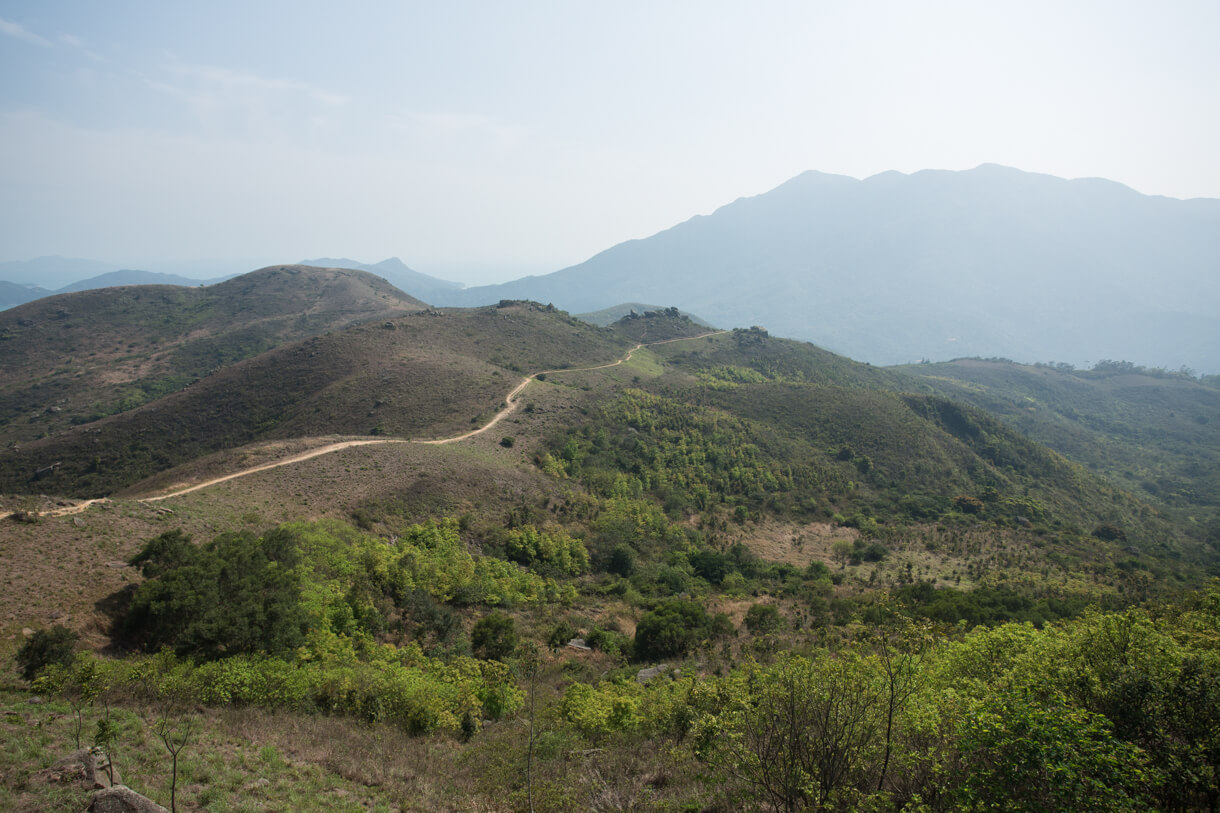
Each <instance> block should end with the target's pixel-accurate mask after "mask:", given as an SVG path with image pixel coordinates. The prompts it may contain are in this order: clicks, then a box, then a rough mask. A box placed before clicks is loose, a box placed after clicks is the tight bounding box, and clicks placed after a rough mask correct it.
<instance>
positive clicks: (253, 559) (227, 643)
mask: <svg viewBox="0 0 1220 813" xmlns="http://www.w3.org/2000/svg"><path fill="white" fill-rule="evenodd" d="M299 560H300V551H299V546H298V540H297V539H296V537H295V536H294V535H293V533H292V532H291V531H290V530H288V529H280V530H276V531H272V532H270V533H268V534H266V535H264V536H262V537H258V536H255V535H254V534H252V533H249V532H242V533H232V534H222V535H221V536H218V537H216V539H214V540H212V541H211V542H209V543H208V544H206V545H202V546H196V545H192V544H191V541H190V538H189V537H187V536H185V535H184V534H182V533H181V532H179V531H169V532H167V533H164V534H162V535H161V536H158V537H156V538H155V539H153V540H151V541H150V542H149V543H148V544H147V545H145V546H144V548H143V550H141V551H140V552H139V553H138V554H136V556H135V557H133V558H132V560H131V564H133V565H138V566H140V567H141V570H142V573H143V574H144V577H145V578H146V579H147V581H145V582H144V583H143V584H141V585H140V587H139V588H138V589H137V590H136V593H135V595H134V596H133V598H132V601H131V606H130V608H129V610H128V613H127V616H126V618H125V619H124V621H123V624H122V629H123V631H124V633H125V634H126V635H127V637H128V638H129V639H130V640H131V641H133V642H135V643H137V644H138V645H140V646H142V647H145V648H148V649H159V648H161V647H163V646H168V647H172V648H173V649H174V650H175V651H176V652H178V653H179V654H188V653H189V654H192V655H198V656H201V657H204V658H218V657H221V656H223V655H227V654H235V653H256V652H265V653H269V654H276V653H285V652H291V651H292V650H294V649H296V648H297V647H298V646H300V645H301V644H302V643H304V640H305V630H306V626H307V618H306V615H305V609H304V607H303V605H302V602H301V579H300V573H299V572H298V570H297V567H296V566H297V564H298V563H299Z"/></svg>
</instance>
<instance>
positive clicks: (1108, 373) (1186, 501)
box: [901, 359, 1220, 550]
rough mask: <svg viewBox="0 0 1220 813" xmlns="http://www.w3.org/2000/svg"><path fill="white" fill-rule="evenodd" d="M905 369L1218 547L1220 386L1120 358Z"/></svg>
mask: <svg viewBox="0 0 1220 813" xmlns="http://www.w3.org/2000/svg"><path fill="white" fill-rule="evenodd" d="M901 372H902V373H904V374H906V375H909V376H911V377H912V379H913V381H914V382H915V383H914V384H913V386H912V387H911V388H912V389H913V390H918V391H925V392H933V393H937V394H940V395H943V396H945V397H948V398H953V399H954V400H956V401H959V402H963V403H970V404H974V405H976V406H978V407H980V408H982V409H985V410H987V411H988V412H990V413H991V414H993V415H996V416H998V417H999V418H1000V419H1002V420H1004V421H1005V422H1006V423H1008V424H1009V425H1011V426H1013V427H1014V428H1016V429H1018V430H1019V431H1020V432H1022V433H1023V434H1024V435H1026V436H1028V437H1030V438H1032V439H1034V440H1037V441H1038V442H1040V443H1044V444H1046V445H1047V446H1049V447H1050V448H1052V449H1056V450H1057V451H1059V452H1060V453H1062V454H1064V455H1066V456H1068V457H1070V458H1071V459H1073V460H1076V461H1078V462H1079V463H1081V464H1082V465H1084V466H1086V467H1087V468H1089V469H1090V470H1091V471H1094V472H1096V473H1098V474H1100V475H1102V476H1104V477H1105V478H1107V479H1108V480H1110V481H1111V482H1114V483H1116V484H1118V485H1120V486H1121V487H1122V488H1124V489H1126V490H1128V491H1130V492H1131V493H1132V494H1135V495H1137V496H1139V497H1140V498H1141V499H1144V500H1147V501H1149V502H1152V503H1155V504H1157V505H1159V506H1161V508H1162V510H1164V511H1167V512H1169V513H1170V514H1172V515H1174V516H1177V517H1178V518H1179V519H1181V520H1182V521H1183V523H1184V524H1185V526H1186V527H1187V528H1189V529H1191V532H1192V533H1193V534H1195V535H1196V536H1197V537H1198V538H1200V539H1204V540H1207V542H1208V544H1209V545H1211V546H1212V547H1213V548H1215V549H1217V550H1220V388H1217V387H1215V386H1207V385H1205V384H1203V383H1201V382H1200V381H1198V380H1196V379H1194V378H1191V377H1189V376H1185V375H1181V374H1175V373H1167V372H1165V371H1163V370H1150V369H1146V368H1142V367H1138V366H1136V365H1133V364H1130V363H1119V362H1111V363H1108V364H1100V365H1097V366H1096V367H1095V368H1094V369H1092V370H1075V369H1072V368H1070V367H1068V366H1066V365H1058V366H1054V365H1036V366H1031V365H1024V364H1016V363H1014V362H1010V361H999V360H982V359H959V360H957V361H953V362H945V363H941V364H921V365H913V366H910V367H905V368H901Z"/></svg>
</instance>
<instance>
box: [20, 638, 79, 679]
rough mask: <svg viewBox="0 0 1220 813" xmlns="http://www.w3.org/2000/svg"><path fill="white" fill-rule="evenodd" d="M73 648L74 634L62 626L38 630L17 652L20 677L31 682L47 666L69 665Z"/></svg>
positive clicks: (74, 642)
mask: <svg viewBox="0 0 1220 813" xmlns="http://www.w3.org/2000/svg"><path fill="white" fill-rule="evenodd" d="M75 646H76V633H75V632H73V631H72V630H70V629H68V628H67V627H65V626H63V625H62V624H56V625H55V626H53V627H51V628H50V629H45V630H38V631H37V632H35V633H34V634H33V635H31V636H30V637H29V639H28V640H26V642H25V643H24V644H22V645H21V648H20V649H18V650H17V666H18V667H20V668H21V676H22V677H24V678H25V679H26V680H33V679H34V678H36V677H38V675H39V674H40V673H41V672H42V670H43V669H45V668H47V667H48V666H54V665H56V664H58V665H61V666H68V665H70V664H71V663H72V657H73V655H72V649H73V647H75Z"/></svg>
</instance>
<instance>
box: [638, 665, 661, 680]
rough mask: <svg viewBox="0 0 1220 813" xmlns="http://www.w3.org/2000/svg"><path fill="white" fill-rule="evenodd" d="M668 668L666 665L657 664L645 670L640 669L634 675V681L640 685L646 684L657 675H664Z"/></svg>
mask: <svg viewBox="0 0 1220 813" xmlns="http://www.w3.org/2000/svg"><path fill="white" fill-rule="evenodd" d="M668 668H669V664H667V663H658V664H657V665H656V666H649V667H648V668H647V669H641V670H640V671H638V672H636V673H635V679H636V680H638V681H639V682H640V683H647V682H648V681H650V680H652V679H653V678H654V677H657V676H658V675H663V674H665V670H666V669H668Z"/></svg>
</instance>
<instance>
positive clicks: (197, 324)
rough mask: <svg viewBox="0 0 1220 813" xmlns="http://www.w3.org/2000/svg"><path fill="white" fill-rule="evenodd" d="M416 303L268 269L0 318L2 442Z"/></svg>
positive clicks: (87, 296) (352, 281)
mask: <svg viewBox="0 0 1220 813" xmlns="http://www.w3.org/2000/svg"><path fill="white" fill-rule="evenodd" d="M423 307H424V305H423V303H421V302H419V301H418V300H416V299H413V298H411V297H408V296H406V295H405V294H403V293H402V292H401V291H398V290H397V289H395V288H393V287H392V286H390V285H388V284H387V283H386V282H385V281H384V280H382V279H380V278H378V277H375V276H373V275H371V274H368V273H365V272H361V271H347V270H336V269H317V268H307V267H303V266H275V267H271V268H265V269H262V270H260V271H255V272H251V273H249V274H245V275H243V276H241V277H238V278H234V279H232V280H229V281H227V282H223V283H220V284H218V285H213V286H208V287H206V288H184V287H177V286H167V285H154V286H124V287H119V288H102V289H96V290H89V291H82V292H79V293H73V294H61V295H58V296H52V297H47V298H44V299H40V300H37V301H35V302H30V303H28V304H25V305H22V306H20V307H17V308H13V309H11V310H8V311H5V312H3V313H0V348H2V350H3V352H2V354H0V371H2V373H3V375H2V376H0V443H3V444H6V445H7V444H12V443H17V442H25V441H28V440H31V439H34V438H36V437H39V436H41V435H46V434H50V433H55V432H59V431H62V430H64V429H66V428H67V427H69V426H72V425H77V424H82V423H87V422H90V421H93V420H96V419H98V418H101V417H104V416H106V415H110V414H113V413H115V412H120V411H124V410H128V409H131V408H133V407H135V406H138V405H140V404H143V403H146V402H148V401H151V400H155V399H156V398H159V397H162V396H164V395H167V394H169V393H172V392H176V391H178V390H180V389H182V388H183V387H185V386H187V385H188V384H191V383H192V382H194V381H196V380H198V379H200V378H202V377H204V376H207V375H208V374H209V373H210V372H212V371H214V370H217V369H219V368H220V367H222V366H224V365H226V364H230V363H232V362H234V361H238V360H240V359H244V358H248V357H250V356H253V355H257V354H258V353H261V352H264V351H266V350H269V349H271V348H274V347H276V346H279V345H280V344H283V343H285V342H291V341H296V340H299V339H302V338H305V337H310V336H316V335H320V334H322V333H325V332H326V331H329V330H334V329H337V328H341V327H344V326H346V325H350V324H354V323H358V322H364V321H370V320H377V319H382V318H387V317H391V316H397V315H402V314H404V313H410V312H414V311H417V310H420V309H421V308H423Z"/></svg>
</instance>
